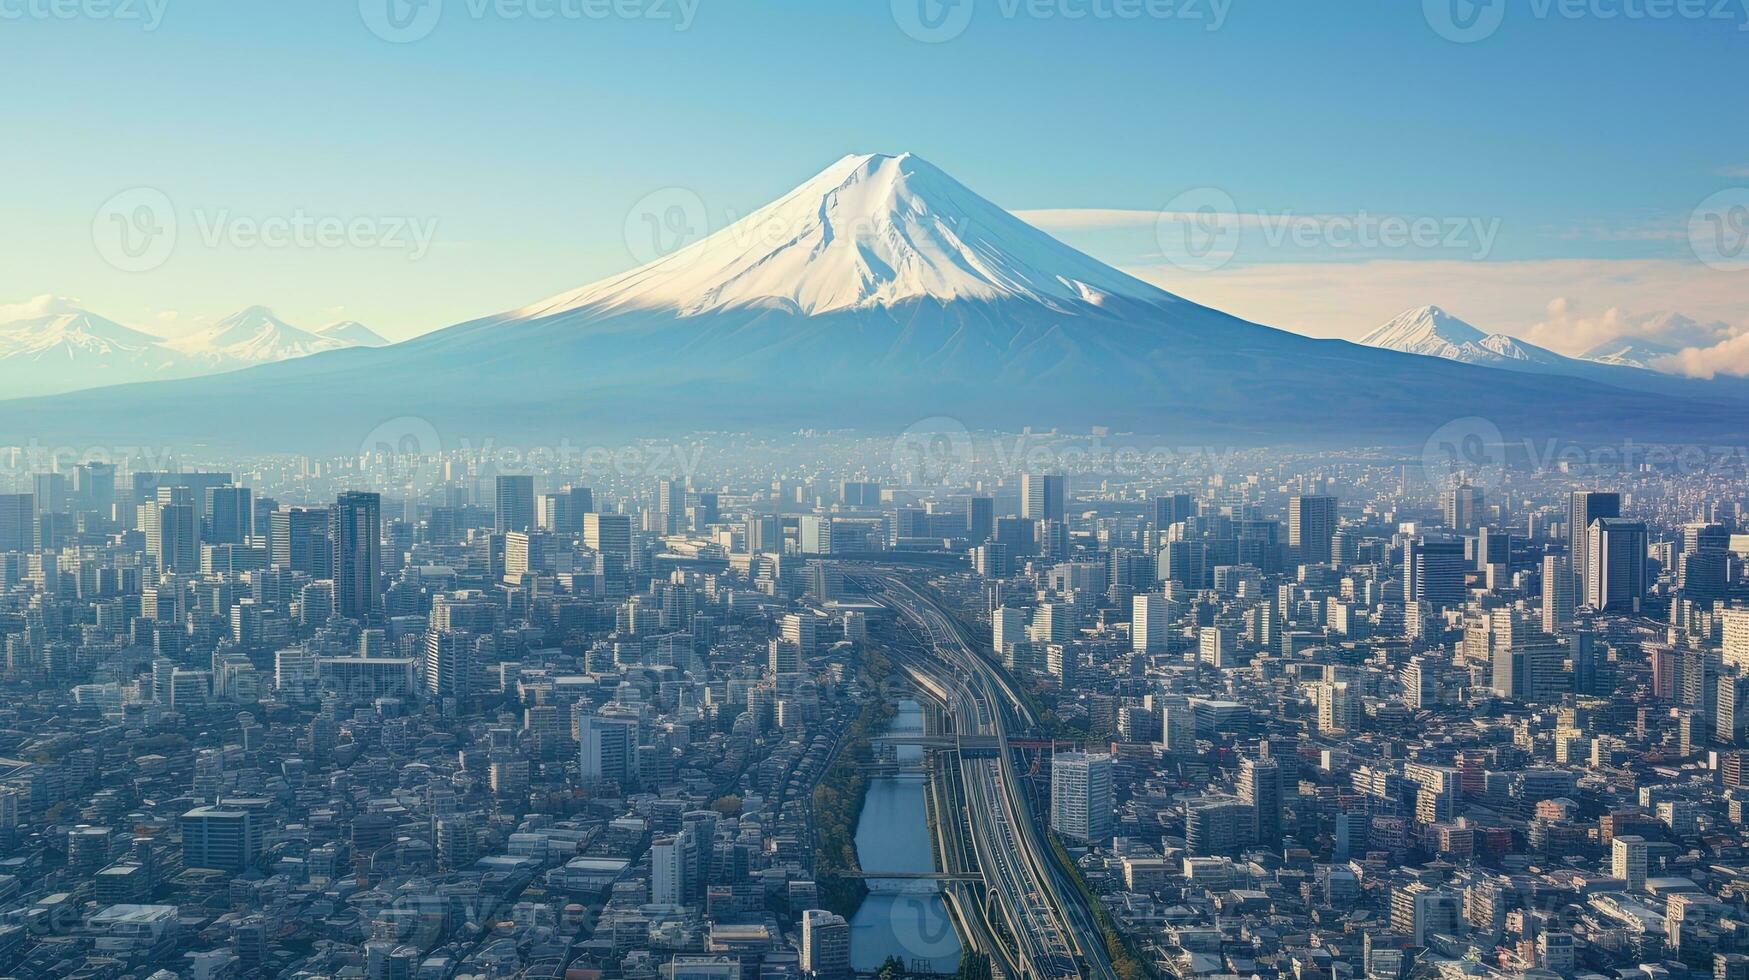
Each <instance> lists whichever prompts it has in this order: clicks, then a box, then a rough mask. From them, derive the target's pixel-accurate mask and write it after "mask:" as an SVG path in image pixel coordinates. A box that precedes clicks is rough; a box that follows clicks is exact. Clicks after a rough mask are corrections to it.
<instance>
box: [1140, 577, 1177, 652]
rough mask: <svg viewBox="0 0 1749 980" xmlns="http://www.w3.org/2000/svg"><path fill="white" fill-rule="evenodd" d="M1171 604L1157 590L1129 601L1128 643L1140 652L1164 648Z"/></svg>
mask: <svg viewBox="0 0 1749 980" xmlns="http://www.w3.org/2000/svg"><path fill="white" fill-rule="evenodd" d="M1171 609H1172V604H1171V603H1170V602H1169V601H1167V599H1166V597H1165V596H1163V595H1161V594H1160V593H1158V592H1146V593H1143V594H1141V595H1138V596H1135V597H1134V598H1133V599H1131V601H1130V645H1131V646H1132V647H1133V648H1134V649H1135V650H1136V651H1137V652H1140V653H1148V652H1150V651H1155V650H1164V649H1165V648H1166V636H1167V628H1168V626H1169V622H1168V620H1169V618H1170V616H1171Z"/></svg>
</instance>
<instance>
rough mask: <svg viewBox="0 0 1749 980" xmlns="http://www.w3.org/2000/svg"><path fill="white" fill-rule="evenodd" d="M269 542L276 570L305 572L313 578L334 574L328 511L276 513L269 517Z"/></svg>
mask: <svg viewBox="0 0 1749 980" xmlns="http://www.w3.org/2000/svg"><path fill="white" fill-rule="evenodd" d="M268 539H269V544H270V546H271V548H270V550H271V555H270V559H271V561H272V563H273V567H275V568H283V569H285V570H287V571H291V572H303V573H304V574H306V575H308V576H310V577H311V578H327V577H328V576H329V575H331V574H332V573H333V571H334V569H333V561H332V559H331V557H330V555H331V554H332V552H331V550H330V548H329V543H328V512H327V511H326V510H323V509H318V508H315V507H293V508H290V509H287V510H276V511H274V512H273V513H272V514H271V515H269V516H268Z"/></svg>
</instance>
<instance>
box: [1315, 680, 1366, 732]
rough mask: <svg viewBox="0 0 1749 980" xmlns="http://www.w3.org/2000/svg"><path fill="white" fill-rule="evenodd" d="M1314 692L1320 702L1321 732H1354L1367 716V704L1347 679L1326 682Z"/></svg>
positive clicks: (1319, 718)
mask: <svg viewBox="0 0 1749 980" xmlns="http://www.w3.org/2000/svg"><path fill="white" fill-rule="evenodd" d="M1313 692H1314V696H1315V697H1316V698H1317V703H1318V730H1319V731H1320V732H1352V731H1355V730H1356V729H1358V728H1359V727H1360V720H1361V719H1362V718H1364V717H1365V716H1366V711H1365V705H1364V704H1363V703H1362V700H1361V695H1360V692H1359V691H1357V690H1355V689H1354V688H1353V687H1352V686H1351V685H1350V684H1349V683H1348V682H1347V681H1334V682H1325V683H1322V684H1319V685H1318V686H1317V687H1315V688H1313Z"/></svg>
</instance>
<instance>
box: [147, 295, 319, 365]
mask: <svg viewBox="0 0 1749 980" xmlns="http://www.w3.org/2000/svg"><path fill="white" fill-rule="evenodd" d="M165 344H166V346H168V347H171V348H173V349H174V350H177V351H179V352H181V353H183V354H186V355H189V356H191V357H197V358H200V359H202V360H205V361H209V362H213V363H215V364H235V363H239V362H240V363H244V364H257V363H263V362H266V361H282V360H285V359H286V358H288V357H303V356H305V355H307V354H315V353H319V352H321V351H325V350H333V349H335V348H338V347H350V346H352V343H351V342H350V341H348V340H346V339H345V338H342V337H336V336H321V335H318V334H314V333H311V332H310V331H308V330H303V329H301V328H299V327H294V326H292V325H291V324H289V323H287V322H285V321H284V320H281V319H280V318H279V317H278V316H277V315H276V314H275V313H274V312H273V310H271V309H269V308H267V307H265V306H248V307H244V308H243V309H241V310H238V311H237V312H235V313H232V314H231V315H230V316H227V317H225V318H224V319H222V320H220V321H218V322H217V323H215V324H213V325H212V326H210V327H207V328H206V329H204V330H198V331H196V332H194V333H191V334H187V335H185V336H182V337H177V338H174V339H172V340H168V341H165Z"/></svg>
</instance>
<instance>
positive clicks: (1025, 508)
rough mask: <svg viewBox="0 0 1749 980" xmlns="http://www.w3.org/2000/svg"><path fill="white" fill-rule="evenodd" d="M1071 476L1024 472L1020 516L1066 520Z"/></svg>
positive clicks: (1021, 479)
mask: <svg viewBox="0 0 1749 980" xmlns="http://www.w3.org/2000/svg"><path fill="white" fill-rule="evenodd" d="M1068 496H1069V478H1068V477H1066V476H1048V475H1040V474H1035V473H1023V474H1021V476H1020V516H1021V517H1022V518H1025V519H1026V520H1030V521H1055V522H1057V523H1061V522H1063V521H1064V520H1066V519H1067V518H1066V514H1067V511H1068Z"/></svg>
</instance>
